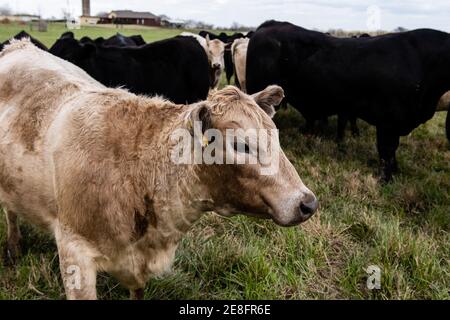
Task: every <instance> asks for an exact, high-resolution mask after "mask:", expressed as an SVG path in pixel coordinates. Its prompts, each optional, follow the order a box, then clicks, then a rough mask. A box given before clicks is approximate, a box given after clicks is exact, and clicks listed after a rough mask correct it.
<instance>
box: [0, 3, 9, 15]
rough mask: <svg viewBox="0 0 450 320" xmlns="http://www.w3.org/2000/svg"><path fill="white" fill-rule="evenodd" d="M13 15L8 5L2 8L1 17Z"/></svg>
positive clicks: (0, 10)
mask: <svg viewBox="0 0 450 320" xmlns="http://www.w3.org/2000/svg"><path fill="white" fill-rule="evenodd" d="M11 13H12V11H11V8H10V7H9V6H8V5H6V6H1V7H0V16H10V15H11Z"/></svg>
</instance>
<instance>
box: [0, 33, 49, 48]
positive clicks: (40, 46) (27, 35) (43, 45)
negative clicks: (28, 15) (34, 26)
mask: <svg viewBox="0 0 450 320" xmlns="http://www.w3.org/2000/svg"><path fill="white" fill-rule="evenodd" d="M23 38H29V39H30V41H31V42H32V43H33V44H34V45H35V46H36V47H38V48H39V49H42V50H45V51H48V48H47V47H46V46H45V44H43V43H42V42H40V41H39V40H37V39H35V38H33V37H32V36H30V35H29V34H28V33H26V32H25V31H24V30H22V31H20V32H19V33H18V34H16V35H15V36H14V37H12V38H11V39H17V40H20V39H23ZM11 39H9V40H7V41H5V42H3V43H2V45H1V48H0V50H1V49H3V47H4V46H5V45H6V44H8V43H9V41H10V40H11Z"/></svg>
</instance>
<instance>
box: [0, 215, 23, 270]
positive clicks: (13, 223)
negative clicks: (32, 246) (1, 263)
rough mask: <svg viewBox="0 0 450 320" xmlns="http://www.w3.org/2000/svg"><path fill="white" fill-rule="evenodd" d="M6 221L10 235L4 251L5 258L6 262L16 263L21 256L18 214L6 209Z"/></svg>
mask: <svg viewBox="0 0 450 320" xmlns="http://www.w3.org/2000/svg"><path fill="white" fill-rule="evenodd" d="M4 211H5V216H6V223H7V226H8V235H7V239H6V246H5V252H4V260H5V263H6V264H10V265H14V264H16V262H17V259H18V257H19V256H20V244H19V242H20V239H21V238H22V237H21V235H20V229H19V221H18V217H17V214H16V213H14V212H12V211H7V210H5V209H4Z"/></svg>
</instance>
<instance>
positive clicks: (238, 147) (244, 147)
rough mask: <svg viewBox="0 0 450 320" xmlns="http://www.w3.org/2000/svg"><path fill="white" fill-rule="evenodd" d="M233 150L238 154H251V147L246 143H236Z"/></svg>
mask: <svg viewBox="0 0 450 320" xmlns="http://www.w3.org/2000/svg"><path fill="white" fill-rule="evenodd" d="M233 148H234V151H236V152H244V153H250V147H249V146H248V144H246V143H244V142H239V141H235V142H234V145H233Z"/></svg>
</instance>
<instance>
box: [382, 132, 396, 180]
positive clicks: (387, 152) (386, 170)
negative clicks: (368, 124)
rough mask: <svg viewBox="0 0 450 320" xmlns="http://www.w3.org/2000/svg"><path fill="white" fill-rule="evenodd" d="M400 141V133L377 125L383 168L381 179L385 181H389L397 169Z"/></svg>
mask: <svg viewBox="0 0 450 320" xmlns="http://www.w3.org/2000/svg"><path fill="white" fill-rule="evenodd" d="M399 142H400V137H399V136H398V134H395V133H393V132H392V131H390V130H386V129H384V128H380V127H377V147H378V154H379V156H380V161H381V170H382V172H381V179H382V180H383V181H384V182H389V181H390V180H391V179H392V174H393V173H394V172H395V171H397V160H396V159H395V152H396V151H397V148H398V145H399Z"/></svg>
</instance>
